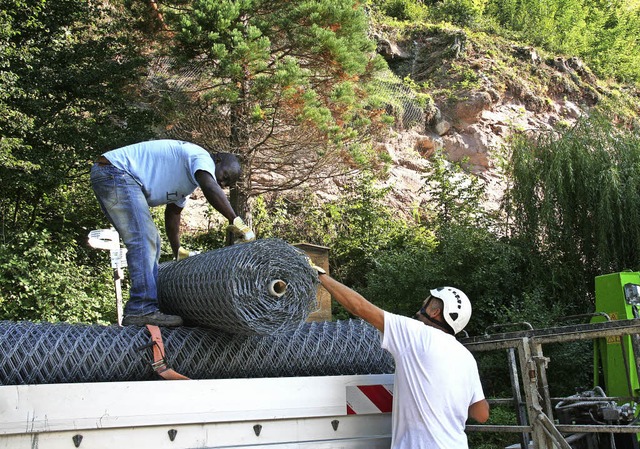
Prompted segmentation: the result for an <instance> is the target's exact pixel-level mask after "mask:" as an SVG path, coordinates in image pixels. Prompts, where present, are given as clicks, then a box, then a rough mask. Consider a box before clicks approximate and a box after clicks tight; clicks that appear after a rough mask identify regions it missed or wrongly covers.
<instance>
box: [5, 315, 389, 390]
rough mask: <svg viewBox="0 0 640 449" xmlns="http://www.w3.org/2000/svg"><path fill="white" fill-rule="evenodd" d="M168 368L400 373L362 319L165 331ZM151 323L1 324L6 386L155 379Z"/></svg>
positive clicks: (206, 372)
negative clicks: (267, 329) (278, 327)
mask: <svg viewBox="0 0 640 449" xmlns="http://www.w3.org/2000/svg"><path fill="white" fill-rule="evenodd" d="M162 336H163V341H164V346H165V355H166V358H167V360H168V363H169V366H170V367H172V368H173V369H175V370H176V371H178V372H179V373H181V374H183V375H185V376H187V377H189V378H192V379H229V378H257V377H295V376H330V375H349V374H383V373H391V372H393V369H394V365H393V359H392V358H391V356H390V355H389V353H387V352H386V351H384V350H383V349H382V348H381V346H380V336H379V334H378V331H377V330H376V329H375V328H374V327H372V326H371V325H369V324H368V323H366V322H364V321H362V320H344V321H336V322H329V321H326V322H312V323H303V324H301V325H299V326H298V328H297V329H295V330H294V331H289V332H284V333H278V334H274V335H240V334H225V333H219V332H214V331H210V330H206V329H201V328H187V327H180V328H173V329H170V328H162ZM150 342H151V338H150V335H149V332H148V331H147V329H146V328H144V327H135V326H125V327H118V326H98V325H79V324H67V323H57V324H51V323H39V324H35V323H30V322H18V323H16V322H11V321H0V385H24V384H49V383H79V382H115V381H137V380H151V379H154V378H156V375H155V373H154V372H153V370H152V368H151V362H152V348H151V347H150V346H148V345H149V343H150Z"/></svg>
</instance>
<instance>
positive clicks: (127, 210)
mask: <svg viewBox="0 0 640 449" xmlns="http://www.w3.org/2000/svg"><path fill="white" fill-rule="evenodd" d="M240 172H241V169H240V163H239V162H238V159H237V158H236V156H234V155H233V154H230V153H215V154H210V153H209V152H208V151H207V150H205V149H204V148H202V147H200V146H198V145H195V144H193V143H189V142H183V141H179V140H152V141H148V142H141V143H137V144H133V145H128V146H125V147H122V148H118V149H115V150H112V151H108V152H106V153H104V154H103V155H101V156H100V157H99V158H98V159H97V160H96V161H95V163H94V165H93V167H92V168H91V186H92V187H93V191H94V192H95V194H96V197H97V199H98V202H99V203H100V207H101V208H102V210H103V212H104V213H105V215H106V216H107V218H108V219H109V221H110V222H111V223H112V224H113V226H114V227H115V228H116V230H117V231H118V233H119V234H120V237H122V240H123V242H124V244H125V246H126V248H127V266H128V270H129V276H130V279H131V287H130V289H129V300H128V301H127V303H126V305H125V308H124V318H123V320H122V324H124V325H134V326H144V325H147V324H152V325H156V326H168V327H171V326H181V325H182V318H180V317H179V316H175V315H166V314H163V313H162V312H160V310H159V308H158V290H157V280H158V262H159V260H160V243H161V242H160V233H159V232H158V229H157V227H156V225H155V223H154V221H153V218H152V217H151V211H150V207H153V206H160V205H165V213H164V217H165V228H166V232H167V237H168V239H169V243H170V245H171V249H172V251H173V255H174V257H175V258H176V259H181V258H184V257H187V256H188V255H189V252H188V251H186V250H184V249H183V248H182V247H181V246H180V232H179V229H180V215H181V213H182V209H183V208H184V206H185V205H186V203H187V198H188V197H189V195H191V193H193V191H194V190H195V189H196V188H197V187H200V188H201V189H202V192H203V193H204V196H205V198H206V199H207V201H208V202H209V203H210V204H211V205H212V206H213V207H214V208H215V209H216V210H217V211H218V212H220V213H221V214H222V215H223V216H224V217H226V218H227V219H228V220H229V223H230V225H229V227H228V228H229V230H231V231H232V232H233V233H234V234H235V235H236V237H237V238H238V240H239V241H242V242H248V241H251V240H254V239H255V235H254V233H253V231H252V230H251V229H250V228H249V227H248V226H247V225H246V224H245V223H244V222H243V220H242V218H240V217H238V216H237V215H236V213H235V212H234V210H233V208H232V207H231V204H230V203H229V200H228V199H227V196H226V194H225V193H224V190H223V188H225V187H228V186H230V185H232V184H234V183H235V182H236V181H237V180H238V178H239V176H240Z"/></svg>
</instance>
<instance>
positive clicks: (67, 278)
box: [0, 232, 115, 323]
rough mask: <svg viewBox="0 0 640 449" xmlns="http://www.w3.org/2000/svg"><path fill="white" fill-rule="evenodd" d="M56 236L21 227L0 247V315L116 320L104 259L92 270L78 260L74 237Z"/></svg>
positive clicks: (54, 320)
mask: <svg viewBox="0 0 640 449" xmlns="http://www.w3.org/2000/svg"><path fill="white" fill-rule="evenodd" d="M60 239H61V237H60V236H58V237H57V238H54V237H53V236H52V235H51V234H50V233H49V232H25V233H22V234H19V235H16V236H15V238H14V239H13V240H12V241H11V242H10V243H8V244H5V245H2V246H0V319H2V320H16V321H17V320H30V321H48V322H56V321H66V322H71V323H73V322H91V323H96V322H99V323H106V322H113V321H115V296H114V293H113V287H111V288H109V273H110V271H111V270H110V269H109V268H108V267H109V265H108V261H107V262H105V263H104V265H102V269H97V268H96V269H91V268H89V267H88V266H86V265H83V262H84V261H83V260H82V257H81V255H79V254H78V251H80V252H81V251H82V249H80V248H78V247H77V245H76V242H75V241H73V240H71V239H62V240H60ZM85 257H86V256H85Z"/></svg>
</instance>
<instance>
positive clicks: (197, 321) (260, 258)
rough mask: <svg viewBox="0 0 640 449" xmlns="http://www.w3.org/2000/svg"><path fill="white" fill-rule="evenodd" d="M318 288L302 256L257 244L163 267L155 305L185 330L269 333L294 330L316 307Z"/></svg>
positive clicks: (284, 246) (267, 242)
mask: <svg viewBox="0 0 640 449" xmlns="http://www.w3.org/2000/svg"><path fill="white" fill-rule="evenodd" d="M317 286H318V276H317V273H316V272H315V270H313V269H312V268H311V267H310V265H309V263H308V261H307V259H306V257H305V256H304V254H303V253H302V252H301V251H299V250H297V249H296V248H295V247H293V246H292V245H290V244H288V243H286V242H285V241H283V240H280V239H260V240H256V241H254V242H250V243H243V244H237V245H232V246H228V247H225V248H221V249H218V250H215V251H209V252H206V253H203V254H198V255H196V256H192V257H188V258H186V259H184V260H181V261H179V262H168V263H164V264H161V265H160V269H159V272H158V296H159V298H158V301H159V304H160V309H161V310H162V311H163V312H165V313H170V314H174V315H179V316H181V317H182V319H183V320H184V322H185V325H186V326H196V327H204V328H207V329H214V330H218V331H223V332H229V333H234V334H273V333H276V332H284V331H291V330H294V329H296V328H297V327H298V326H299V325H300V323H302V322H304V321H305V320H306V318H307V317H308V316H309V314H310V313H311V312H313V311H314V310H316V309H317V308H318V302H317V295H316V291H317Z"/></svg>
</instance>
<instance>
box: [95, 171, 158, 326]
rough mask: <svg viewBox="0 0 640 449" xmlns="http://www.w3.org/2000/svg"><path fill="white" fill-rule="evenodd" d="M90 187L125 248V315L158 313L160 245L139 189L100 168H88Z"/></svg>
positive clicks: (123, 177) (118, 174) (123, 175)
mask: <svg viewBox="0 0 640 449" xmlns="http://www.w3.org/2000/svg"><path fill="white" fill-rule="evenodd" d="M91 186H92V187H93V191H94V192H95V194H96V198H97V199H98V202H99V203H100V207H101V208H102V211H103V212H104V213H105V215H106V216H107V218H108V219H109V221H110V222H111V223H112V224H113V226H114V227H115V228H116V230H117V231H118V233H119V234H120V237H121V238H122V241H123V242H124V244H125V246H126V247H127V265H128V269H129V277H130V279H131V286H130V288H129V300H128V301H127V303H126V305H125V307H124V314H125V315H146V314H148V313H153V312H155V311H156V310H158V287H157V285H158V262H159V260H160V244H161V242H160V233H159V232H158V228H157V227H156V225H155V223H154V222H153V219H152V218H151V211H150V210H149V205H148V204H147V200H146V198H145V196H144V192H143V191H142V187H141V186H140V185H139V184H138V183H137V182H136V181H135V180H134V179H133V178H132V177H131V175H129V174H128V173H127V172H125V171H123V170H120V169H119V168H116V167H114V166H113V165H100V164H93V167H92V168H91Z"/></svg>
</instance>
